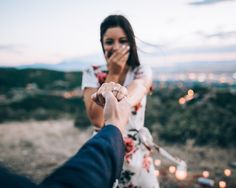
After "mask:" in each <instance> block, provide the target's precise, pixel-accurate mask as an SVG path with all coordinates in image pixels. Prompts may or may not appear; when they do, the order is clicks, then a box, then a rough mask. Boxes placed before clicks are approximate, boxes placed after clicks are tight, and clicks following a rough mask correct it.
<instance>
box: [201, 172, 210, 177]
mask: <svg viewBox="0 0 236 188" xmlns="http://www.w3.org/2000/svg"><path fill="white" fill-rule="evenodd" d="M209 175H210V173H209V171H206V170H205V171H203V172H202V176H203V177H204V178H208V177H209Z"/></svg>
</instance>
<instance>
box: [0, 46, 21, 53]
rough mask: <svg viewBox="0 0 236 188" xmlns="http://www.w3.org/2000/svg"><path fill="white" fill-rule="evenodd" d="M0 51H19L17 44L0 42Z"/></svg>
mask: <svg viewBox="0 0 236 188" xmlns="http://www.w3.org/2000/svg"><path fill="white" fill-rule="evenodd" d="M0 52H8V53H9V52H10V53H16V54H20V53H21V51H20V50H19V46H17V45H13V44H0Z"/></svg>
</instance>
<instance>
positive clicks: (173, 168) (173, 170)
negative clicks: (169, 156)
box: [169, 166, 176, 174]
mask: <svg viewBox="0 0 236 188" xmlns="http://www.w3.org/2000/svg"><path fill="white" fill-rule="evenodd" d="M175 171H176V168H175V166H169V172H170V173H171V174H173V173H175Z"/></svg>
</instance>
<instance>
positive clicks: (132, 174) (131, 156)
mask: <svg viewBox="0 0 236 188" xmlns="http://www.w3.org/2000/svg"><path fill="white" fill-rule="evenodd" d="M107 73H108V71H107V66H106V65H100V66H92V67H90V68H88V69H86V70H84V72H83V78H82V89H84V88H99V87H100V86H101V84H103V83H104V81H105V79H106V76H107ZM143 76H148V77H149V78H150V79H152V71H151V69H150V67H148V66H144V65H140V66H139V67H136V68H135V69H133V70H132V69H131V68H130V69H129V70H128V72H127V75H126V78H125V81H124V84H123V85H124V86H128V85H129V84H130V83H131V82H132V81H133V80H134V79H138V78H142V77H143ZM145 107H146V95H145V96H144V97H143V98H142V100H141V101H140V103H139V104H137V105H136V106H135V107H133V109H132V110H131V112H132V113H131V115H130V117H129V121H128V124H127V125H126V130H125V134H124V143H125V146H126V154H125V159H124V164H123V170H122V173H121V177H120V179H119V183H118V185H117V186H116V187H119V188H159V183H158V180H157V177H156V176H155V168H154V164H153V159H152V158H151V157H150V150H149V149H148V147H147V146H146V145H145V144H143V142H142V139H141V138H140V132H145V131H142V130H143V129H145V130H146V131H148V129H147V128H145V127H144V116H145ZM149 135H150V134H149Z"/></svg>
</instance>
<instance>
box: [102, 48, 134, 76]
mask: <svg viewBox="0 0 236 188" xmlns="http://www.w3.org/2000/svg"><path fill="white" fill-rule="evenodd" d="M129 48H130V47H129V46H128V45H123V46H122V47H121V48H119V49H118V50H117V51H115V52H113V53H112V54H111V55H110V53H111V52H108V51H106V52H105V58H106V61H107V63H108V71H109V74H111V75H120V74H121V73H122V71H123V70H124V68H125V65H126V62H127V61H128V58H129Z"/></svg>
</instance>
